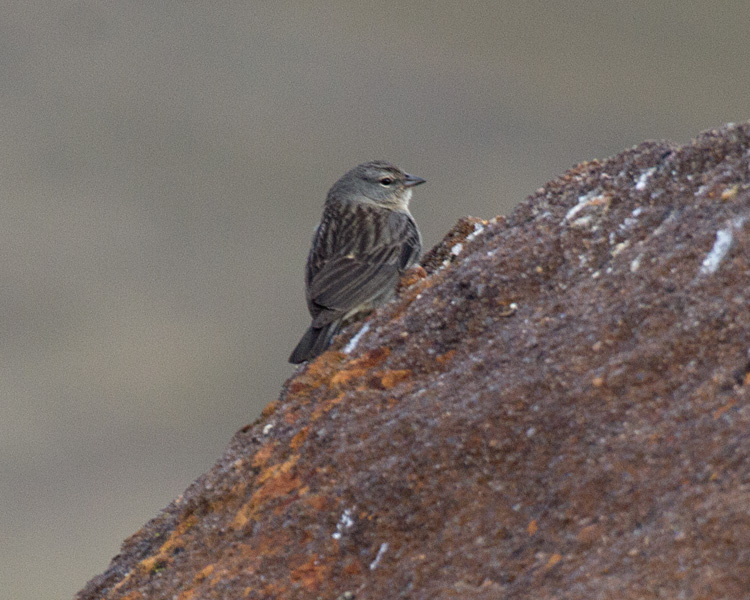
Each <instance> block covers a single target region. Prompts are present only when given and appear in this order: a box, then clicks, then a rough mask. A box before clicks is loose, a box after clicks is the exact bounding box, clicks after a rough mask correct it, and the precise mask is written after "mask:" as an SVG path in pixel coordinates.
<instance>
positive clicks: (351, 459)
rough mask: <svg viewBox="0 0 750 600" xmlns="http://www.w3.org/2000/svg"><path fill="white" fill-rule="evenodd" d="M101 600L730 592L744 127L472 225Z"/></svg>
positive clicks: (738, 548)
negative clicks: (502, 216) (506, 216)
mask: <svg viewBox="0 0 750 600" xmlns="http://www.w3.org/2000/svg"><path fill="white" fill-rule="evenodd" d="M424 266H425V269H426V271H427V276H426V277H424V276H422V277H421V278H420V277H419V276H418V275H416V276H414V277H412V279H413V280H415V281H413V283H412V284H411V285H410V286H406V285H404V286H402V290H401V293H400V296H399V297H398V299H397V300H395V301H394V302H392V303H390V304H389V305H387V306H386V307H384V308H383V309H382V310H379V311H378V312H376V313H375V314H374V315H372V316H371V317H370V318H369V319H368V320H367V321H366V322H365V324H364V325H362V324H361V323H360V324H355V325H353V326H351V327H349V328H348V329H347V330H346V331H345V332H344V334H343V335H342V336H341V337H340V338H339V339H338V341H337V343H336V345H335V346H334V348H333V349H332V350H331V351H329V352H327V353H325V354H323V355H322V356H321V357H319V358H318V359H317V360H315V361H313V362H312V363H311V364H309V365H307V366H305V367H303V368H301V369H300V370H298V371H297V373H296V375H295V376H294V377H292V378H291V379H290V380H289V381H288V382H287V384H286V386H285V388H284V390H283V391H282V394H281V396H280V398H279V399H278V400H277V401H275V402H273V403H272V404H271V405H269V406H268V408H267V409H266V410H265V411H264V413H263V416H262V417H261V418H260V419H259V420H258V421H257V422H256V423H254V424H252V425H250V426H247V427H245V428H244V429H242V430H241V431H240V432H238V433H237V435H236V436H235V438H234V440H233V441H232V443H231V445H230V447H229V448H228V449H227V451H226V453H225V454H224V456H223V457H222V458H221V460H220V461H219V462H218V463H217V464H216V466H215V467H214V468H213V469H212V470H211V471H210V472H208V473H206V474H205V475H204V476H202V477H201V478H200V479H198V481H196V482H195V483H194V484H193V485H192V486H191V487H190V488H189V489H188V490H187V491H186V492H185V494H184V495H183V496H181V497H180V498H178V499H177V500H175V501H174V502H173V503H172V504H171V505H170V506H169V507H168V508H167V509H166V510H165V511H164V512H163V513H162V514H161V515H160V516H158V517H157V518H155V519H154V520H152V521H151V522H150V523H148V524H147V525H146V526H145V527H144V528H143V529H142V530H141V531H139V532H138V533H136V534H135V535H134V536H132V537H131V538H129V539H128V540H126V542H125V544H124V545H123V548H122V552H121V554H120V555H119V556H117V557H116V558H115V559H114V561H113V562H112V565H111V566H110V568H109V569H108V570H107V571H106V572H105V573H103V574H102V575H100V576H99V577H96V578H95V579H93V580H92V581H91V582H90V583H89V584H88V585H87V586H86V588H85V589H84V590H82V591H81V592H80V593H79V596H78V598H80V599H82V600H83V599H93V598H127V599H129V600H135V599H139V598H179V599H181V600H187V599H190V598H195V599H198V598H253V599H271V598H284V599H297V598H299V599H307V598H309V599H316V598H325V599H331V600H335V599H337V598H339V599H343V598H356V599H357V600H363V599H382V598H415V599H432V598H441V599H442V598H456V599H458V598H470V599H487V600H490V599H493V600H494V599H498V598H535V599H539V598H570V599H578V598H580V599H591V598H638V599H643V598H678V597H679V598H684V599H691V598H695V599H698V598H743V597H747V595H748V590H750V511H748V507H749V506H750V404H749V401H748V400H749V398H748V385H749V384H750V309H749V307H748V301H749V300H750V125H748V124H743V125H738V126H727V127H725V128H723V129H720V130H716V131H711V132H707V133H705V134H703V135H701V136H700V137H698V138H697V139H696V140H695V141H694V142H693V143H691V144H689V145H686V146H683V147H678V146H676V145H673V144H669V143H661V142H660V143H656V142H647V143H644V144H642V145H640V146H638V147H636V148H634V149H632V150H630V151H627V152H625V153H623V154H621V155H619V156H616V157H614V158H612V159H609V160H606V161H603V162H597V161H594V162H590V163H584V164H581V165H579V166H578V167H576V168H575V169H573V170H571V171H570V172H568V173H566V174H565V175H564V176H562V177H560V178H559V179H557V180H555V181H552V182H551V183H549V184H547V185H546V186H545V187H544V188H541V189H539V190H538V191H537V192H536V193H535V194H534V195H533V196H531V197H529V198H528V199H527V200H526V201H524V202H522V203H521V204H520V205H519V206H518V207H517V209H516V210H515V211H514V212H513V214H512V215H510V216H509V217H508V218H506V219H504V218H498V219H494V220H492V221H490V222H484V221H478V220H473V221H472V220H466V221H463V222H461V223H459V225H458V226H457V228H456V229H455V231H453V232H451V234H450V235H449V238H447V240H446V241H445V242H443V244H442V245H441V246H439V247H438V248H436V249H435V250H433V251H432V252H431V253H430V254H429V255H427V256H426V257H425V261H424Z"/></svg>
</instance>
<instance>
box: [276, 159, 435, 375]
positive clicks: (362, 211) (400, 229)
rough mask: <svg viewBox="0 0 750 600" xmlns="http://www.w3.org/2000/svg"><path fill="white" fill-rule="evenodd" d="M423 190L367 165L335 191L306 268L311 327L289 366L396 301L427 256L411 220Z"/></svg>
mask: <svg viewBox="0 0 750 600" xmlns="http://www.w3.org/2000/svg"><path fill="white" fill-rule="evenodd" d="M423 183H425V180H424V179H422V178H421V177H417V176H415V175H409V174H408V173H405V172H404V171H403V170H401V169H400V168H398V167H397V166H395V165H393V164H391V163H389V162H386V161H382V160H375V161H370V162H366V163H362V164H361V165H358V166H356V167H354V168H353V169H352V170H350V171H348V172H347V173H346V174H345V175H343V176H342V177H341V178H340V179H339V180H338V181H337V182H336V183H334V184H333V186H332V187H331V189H330V190H329V191H328V195H327V196H326V200H325V204H324V206H323V215H322V217H321V219H320V223H319V225H318V226H317V227H316V229H315V233H314V234H313V240H312V247H311V248H310V253H309V254H308V257H307V264H306V268H305V296H306V299H307V308H308V310H309V311H310V315H311V316H312V324H311V325H310V327H309V329H308V330H307V332H306V333H305V334H304V336H302V339H301V340H300V341H299V343H298V344H297V347H296V348H295V349H294V350H293V351H292V354H291V356H290V357H289V362H290V363H292V364H299V363H302V362H306V361H309V360H311V359H313V358H315V357H316V356H318V355H319V354H321V353H322V352H324V351H325V350H326V349H327V348H328V346H329V345H330V343H331V340H332V338H333V337H334V336H335V335H336V334H337V333H338V332H339V331H340V330H341V328H342V326H343V325H345V324H347V323H349V322H351V321H353V320H356V318H357V317H361V316H363V315H364V314H367V313H369V312H371V311H372V310H373V309H374V308H375V307H377V306H379V305H381V304H384V303H385V302H387V301H388V300H390V299H391V298H392V297H393V295H394V290H395V288H396V284H397V283H398V280H399V277H400V275H401V274H402V273H403V272H404V271H405V270H406V269H408V268H409V267H411V266H412V265H414V264H415V263H416V262H417V261H418V260H419V256H420V253H421V251H422V236H421V234H420V233H419V228H418V227H417V224H416V222H415V221H414V218H413V217H412V215H411V212H409V201H410V200H411V196H412V188H414V187H415V186H417V185H421V184H423Z"/></svg>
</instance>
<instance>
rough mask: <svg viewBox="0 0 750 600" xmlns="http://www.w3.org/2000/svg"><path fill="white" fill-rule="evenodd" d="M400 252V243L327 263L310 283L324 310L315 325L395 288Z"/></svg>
mask: <svg viewBox="0 0 750 600" xmlns="http://www.w3.org/2000/svg"><path fill="white" fill-rule="evenodd" d="M399 254H400V248H399V247H394V246H389V247H386V248H379V249H377V251H376V252H373V253H371V254H368V255H367V256H362V257H357V258H353V257H348V256H344V257H341V258H336V259H333V260H331V261H329V262H328V263H326V265H325V266H324V267H323V268H322V269H321V270H320V271H319V272H318V274H317V275H316V276H315V279H314V280H313V281H312V285H311V286H310V299H311V301H312V302H313V304H314V305H315V306H316V307H317V308H318V309H319V310H320V312H319V313H318V314H317V315H316V316H315V319H314V320H313V326H314V327H321V326H323V325H325V324H326V323H329V322H331V321H334V320H336V319H337V318H339V317H341V316H342V315H344V314H346V313H347V312H349V311H350V310H352V309H353V308H356V307H358V306H360V305H362V304H365V303H366V302H368V301H370V300H372V299H373V298H375V297H377V296H378V295H379V294H380V293H382V292H383V291H384V290H387V289H392V288H393V287H394V286H395V285H396V283H397V282H398V275H399V263H398V258H399Z"/></svg>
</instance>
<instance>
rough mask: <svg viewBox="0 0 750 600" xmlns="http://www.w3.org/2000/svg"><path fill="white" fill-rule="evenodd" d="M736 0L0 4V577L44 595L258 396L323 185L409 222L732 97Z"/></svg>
mask: <svg viewBox="0 0 750 600" xmlns="http://www.w3.org/2000/svg"><path fill="white" fill-rule="evenodd" d="M748 23H750V3H748V2H747V1H746V0H740V1H736V2H719V3H707V2H693V1H683V2H680V3H673V2H669V3H667V2H663V3H658V2H645V1H644V2H614V1H602V0H591V1H578V2H574V1H571V2H565V3H562V2H560V3H553V2H536V1H528V0H526V1H517V2H503V1H495V2H492V1H482V2H476V1H464V2H445V1H435V0H430V1H426V0H425V1H413V2H407V3H403V2H388V1H372V2H367V3H352V2H345V1H343V0H342V1H333V2H330V1H322V2H301V1H297V2H285V1H283V0H282V1H280V0H274V1H273V2H270V1H268V2H266V1H256V2H211V3H208V2H200V3H199V2H190V1H183V2H174V1H163V2H133V1H126V0H120V1H118V2H93V1H79V2H74V1H69V0H56V1H55V2H50V1H43V0H24V1H23V2H11V1H7V0H6V1H3V2H1V3H0V103H1V106H2V119H0V131H2V147H1V149H0V153H1V155H2V158H1V159H0V169H1V172H0V195H1V200H0V203H1V204H0V206H1V207H2V208H1V209H0V215H1V216H2V218H1V219H0V256H1V257H2V260H1V261H0V278H1V279H0V281H1V282H2V285H1V286H0V311H1V312H0V315H1V319H0V344H2V345H1V347H0V396H1V398H2V419H0V452H1V456H2V460H1V461H0V507H1V508H2V510H1V511H0V540H1V542H0V590H1V591H0V596H2V597H6V598H13V599H21V600H25V599H34V600H38V599H39V598H69V597H70V596H71V595H72V594H73V593H74V592H75V591H76V590H77V589H79V588H80V587H82V586H83V585H84V584H85V582H86V581H87V580H88V579H89V578H90V577H92V576H94V575H96V574H98V573H99V572H101V571H102V570H104V569H105V568H106V566H107V564H108V562H109V560H110V558H111V557H112V556H113V555H114V554H116V553H117V551H118V548H119V545H120V542H121V541H122V540H123V539H124V538H125V537H126V536H128V535H129V534H131V533H133V532H135V531H136V530H137V529H138V528H139V527H140V526H141V525H143V524H144V523H145V522H146V521H147V520H148V519H150V518H151V517H153V516H155V515H156V514H157V513H158V511H159V510H160V509H161V508H163V507H164V506H166V505H167V504H168V503H169V502H170V501H171V500H172V499H173V498H174V497H175V496H177V495H178V494H180V493H181V492H182V491H183V490H184V489H185V488H186V487H187V486H188V485H189V484H190V482H191V481H193V480H194V479H195V478H196V477H197V476H198V475H200V474H201V473H202V472H203V471H205V470H206V469H208V468H210V467H211V465H212V464H213V462H214V461H215V460H216V459H217V458H218V457H219V456H220V454H221V452H222V450H223V448H224V447H225V446H226V444H227V442H228V441H229V439H230V438H231V436H232V434H233V433H234V432H235V431H236V430H237V429H239V428H240V427H242V426H243V425H245V424H246V423H249V422H251V421H253V420H254V419H255V418H256V417H257V416H258V414H259V412H260V410H261V409H262V407H263V406H264V405H265V404H266V403H268V402H269V401H271V400H273V399H275V398H276V397H277V395H278V392H279V389H280V387H281V385H282V383H283V381H284V380H285V379H286V378H287V377H288V376H290V375H291V374H292V372H293V369H292V368H291V366H289V365H288V364H287V363H286V359H287V356H288V354H289V352H290V351H291V349H292V347H293V346H294V344H295V343H296V342H297V340H298V338H299V337H300V336H301V335H302V333H303V331H304V329H305V328H306V327H307V325H308V316H307V312H306V308H305V304H304V299H303V283H302V269H303V264H304V260H305V256H306V253H307V250H308V245H309V242H310V236H311V234H312V230H313V227H314V226H315V224H316V223H317V220H318V217H319V215H320V211H321V206H322V202H323V199H324V196H325V193H326V191H327V189H328V188H329V187H330V185H331V184H332V183H333V182H334V181H335V180H336V179H337V178H338V177H339V176H340V175H342V174H343V173H344V171H346V170H347V169H349V168H350V167H352V166H354V165H356V164H357V163H359V162H362V161H364V160H368V159H373V158H385V159H389V160H391V161H393V162H395V163H397V164H398V165H400V166H402V167H403V168H405V169H406V170H408V171H410V172H413V173H415V174H417V175H420V176H422V177H425V178H426V179H427V180H428V183H427V185H425V186H422V187H420V188H419V189H418V190H417V191H416V193H415V195H414V199H413V202H412V207H413V213H414V215H415V217H416V219H417V221H418V222H419V224H420V226H421V228H422V232H423V235H424V238H425V245H426V246H427V247H430V246H432V245H433V244H435V243H437V242H438V241H439V240H440V238H441V237H442V235H443V234H444V233H445V232H446V231H447V230H448V229H449V228H450V227H451V226H452V225H453V224H454V222H455V221H456V220H457V219H458V218H459V217H461V216H463V215H474V216H479V217H484V218H489V217H492V216H494V215H496V214H504V213H507V212H508V211H510V210H511V208H512V207H513V205H514V204H515V203H517V202H519V201H520V200H522V199H523V198H524V197H525V196H526V195H527V194H529V193H531V192H533V191H534V190H535V189H536V188H537V187H539V186H541V185H543V184H544V183H545V182H546V181H548V180H550V179H552V178H553V177H555V176H556V175H558V174H561V173H562V172H564V171H565V170H566V169H567V168H569V167H571V166H573V165H574V164H575V163H577V162H579V161H582V160H588V159H592V158H604V157H607V156H609V155H611V154H615V153H617V152H620V151H621V150H623V149H625V148H627V147H629V146H631V145H633V144H637V143H639V142H641V141H642V140H644V139H649V138H651V139H653V138H669V139H673V140H675V141H678V142H687V141H688V140H689V139H690V138H691V137H693V136H694V135H695V134H697V133H698V132H699V131H701V130H703V129H707V128H711V127H715V126H719V125H721V124H723V123H725V122H727V121H740V120H744V119H747V118H749V117H750V110H749V108H748V103H750V68H748V65H749V64H750V42H748V36H747V26H748Z"/></svg>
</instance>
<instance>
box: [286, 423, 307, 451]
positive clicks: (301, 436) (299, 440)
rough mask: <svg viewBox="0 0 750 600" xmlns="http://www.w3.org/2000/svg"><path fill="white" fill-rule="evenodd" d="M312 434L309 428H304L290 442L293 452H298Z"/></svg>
mask: <svg viewBox="0 0 750 600" xmlns="http://www.w3.org/2000/svg"><path fill="white" fill-rule="evenodd" d="M308 433H310V428H309V427H303V428H302V429H300V430H299V432H298V433H297V434H296V435H295V436H294V437H293V438H292V440H291V441H290V442H289V446H290V447H291V449H292V450H297V449H298V448H299V447H300V446H301V445H302V444H303V443H304V442H305V440H306V439H307V435H308Z"/></svg>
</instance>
